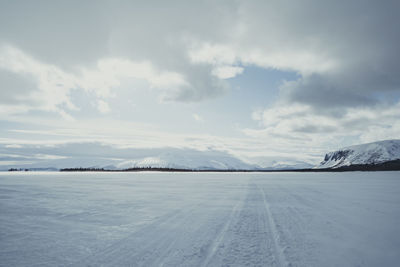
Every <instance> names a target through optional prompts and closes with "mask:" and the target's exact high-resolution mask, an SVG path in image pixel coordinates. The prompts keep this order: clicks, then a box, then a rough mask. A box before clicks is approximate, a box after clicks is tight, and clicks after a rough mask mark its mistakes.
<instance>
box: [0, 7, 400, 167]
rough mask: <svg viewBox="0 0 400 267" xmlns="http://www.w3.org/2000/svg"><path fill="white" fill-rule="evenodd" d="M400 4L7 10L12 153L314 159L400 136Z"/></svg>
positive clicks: (0, 37)
mask: <svg viewBox="0 0 400 267" xmlns="http://www.w3.org/2000/svg"><path fill="white" fill-rule="evenodd" d="M399 10H400V2H399V1H390V0H389V1H351V0H350V1H318V0H307V1H285V0H284V1H282V0H279V1H240V0H237V1H223V0H216V1H81V0H80V1H18V0H14V1H0V32H1V34H0V129H1V135H0V143H1V144H3V145H6V146H18V145H20V146H21V145H26V144H35V145H49V144H60V143H66V142H93V141H96V142H101V143H105V144H110V145H113V146H120V147H124V146H125V147H126V146H127V147H134V148H160V147H175V148H193V149H199V150H207V149H214V150H223V151H227V152H229V153H232V154H234V155H236V156H239V157H241V158H242V159H247V160H249V159H251V160H256V161H265V160H267V159H271V158H279V159H285V158H288V159H302V160H305V161H308V162H316V161H319V160H320V159H321V155H322V154H324V153H325V152H327V151H329V150H332V149H333V150H334V149H337V148H339V147H342V146H347V145H352V144H358V143H364V142H370V141H377V140H383V139H396V138H397V139H398V138H399V137H400V119H399V118H400V66H399V62H400V53H399V47H400V17H399V16H398V11H399Z"/></svg>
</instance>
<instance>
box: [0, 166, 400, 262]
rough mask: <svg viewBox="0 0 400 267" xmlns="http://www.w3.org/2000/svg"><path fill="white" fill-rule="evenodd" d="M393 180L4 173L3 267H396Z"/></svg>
mask: <svg viewBox="0 0 400 267" xmlns="http://www.w3.org/2000/svg"><path fill="white" fill-rule="evenodd" d="M399 177H400V176H399V172H371V173H367V172H351V173H54V172H53V173H6V172H5V173H1V174H0V266H100V265H101V266H397V265H398V263H399V262H400V229H399V227H398V226H399V225H400V180H399Z"/></svg>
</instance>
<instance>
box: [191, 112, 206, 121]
mask: <svg viewBox="0 0 400 267" xmlns="http://www.w3.org/2000/svg"><path fill="white" fill-rule="evenodd" d="M193 118H194V119H195V121H198V122H204V119H203V117H201V116H200V115H199V114H196V113H193Z"/></svg>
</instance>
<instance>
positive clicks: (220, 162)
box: [0, 143, 258, 170]
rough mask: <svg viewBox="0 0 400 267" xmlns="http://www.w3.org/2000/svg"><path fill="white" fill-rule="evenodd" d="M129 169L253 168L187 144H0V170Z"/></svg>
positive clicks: (217, 153) (254, 166) (215, 152)
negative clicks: (142, 147)
mask: <svg viewBox="0 0 400 267" xmlns="http://www.w3.org/2000/svg"><path fill="white" fill-rule="evenodd" d="M80 167H81V168H104V169H128V168H136V167H153V168H175V169H194V170H216V169H218V170H228V169H230V170H239V169H242V170H243V169H255V168H257V167H258V166H257V165H252V164H248V163H245V162H244V161H242V160H240V159H238V158H236V157H235V156H233V155H231V154H229V153H228V152H224V151H218V150H213V149H209V150H204V151H200V150H195V149H189V148H154V149H136V148H118V147H113V146H110V145H104V144H100V143H69V144H61V145H55V146H37V145H25V146H4V145H1V144H0V170H8V169H11V168H16V169H20V168H22V169H35V170H40V169H47V168H54V169H55V170H57V169H63V168H80Z"/></svg>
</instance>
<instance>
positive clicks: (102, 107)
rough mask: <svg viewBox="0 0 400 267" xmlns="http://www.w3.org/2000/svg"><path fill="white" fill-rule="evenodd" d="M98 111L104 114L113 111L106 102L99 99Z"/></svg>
mask: <svg viewBox="0 0 400 267" xmlns="http://www.w3.org/2000/svg"><path fill="white" fill-rule="evenodd" d="M97 109H98V110H99V111H100V113H102V114H106V113H109V112H110V111H111V109H110V106H109V105H108V103H107V102H105V101H104V100H101V99H99V100H98V101H97Z"/></svg>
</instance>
